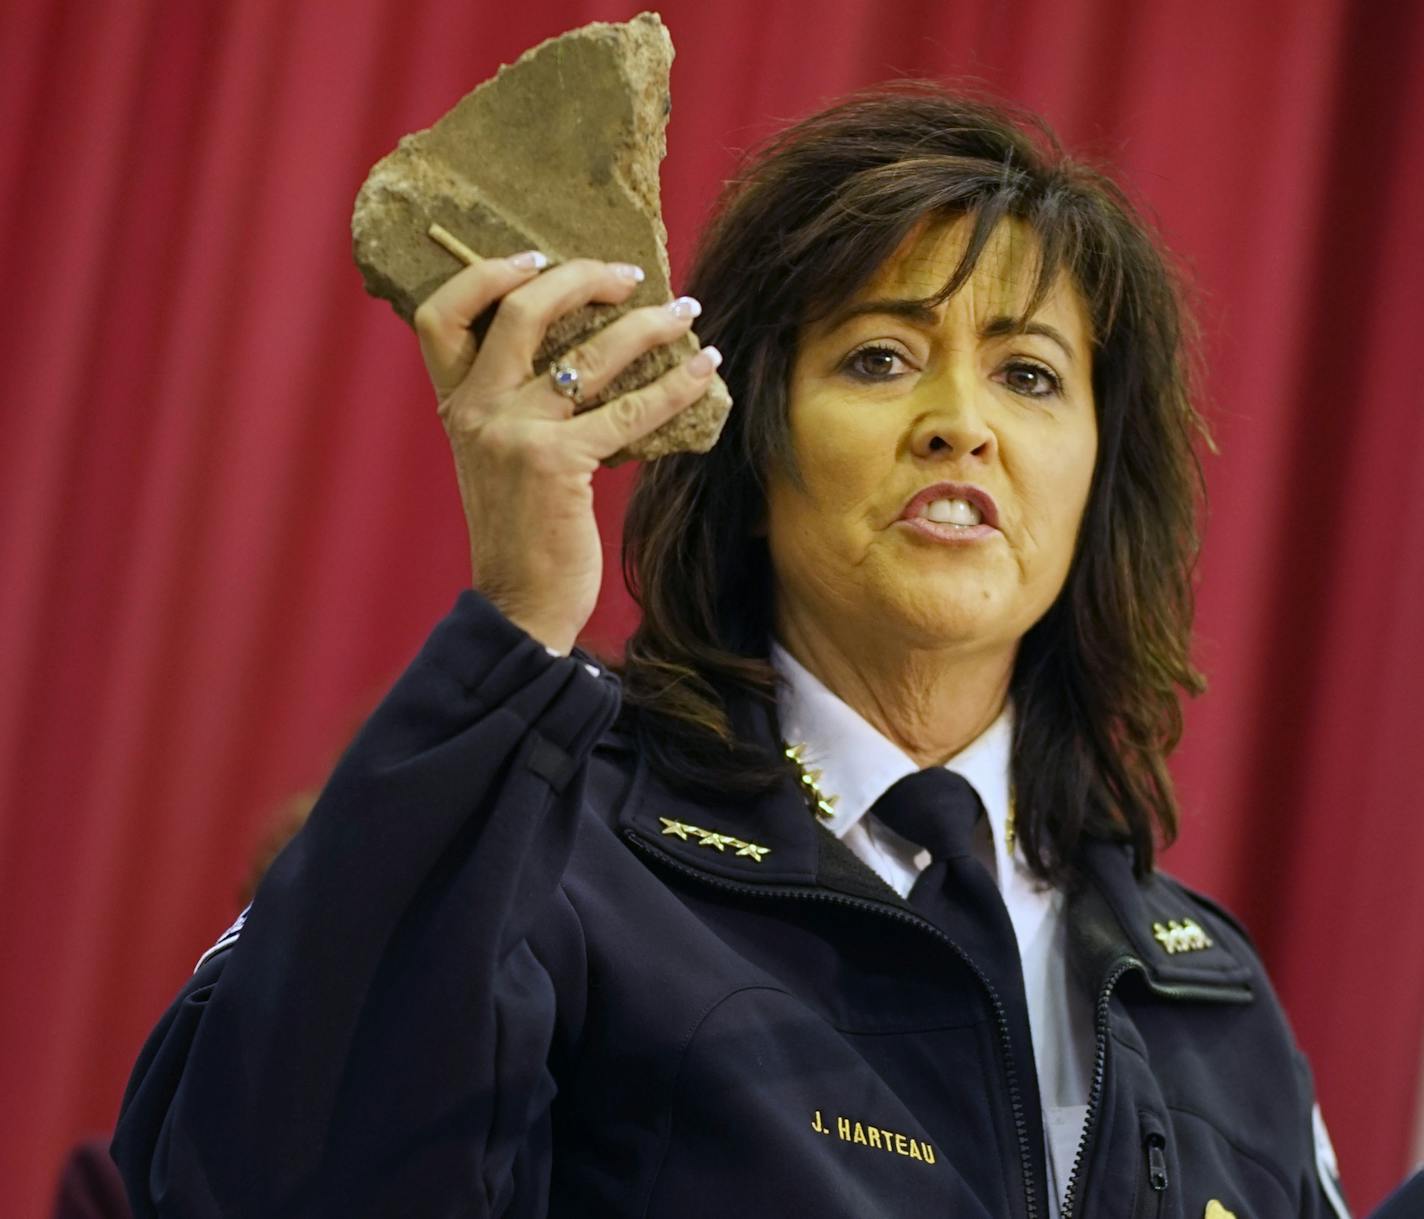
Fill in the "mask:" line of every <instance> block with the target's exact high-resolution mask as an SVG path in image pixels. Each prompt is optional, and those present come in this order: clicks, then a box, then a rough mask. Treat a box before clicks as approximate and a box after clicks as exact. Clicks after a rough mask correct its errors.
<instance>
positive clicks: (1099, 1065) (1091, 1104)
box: [1059, 957, 1141, 1219]
mask: <svg viewBox="0 0 1424 1219" xmlns="http://www.w3.org/2000/svg"><path fill="white" fill-rule="evenodd" d="M1133 968H1141V963H1140V962H1139V961H1137V960H1136V959H1135V958H1133V957H1127V958H1125V959H1123V960H1120V961H1118V963H1117V964H1116V965H1114V966H1113V969H1112V972H1111V973H1110V974H1108V976H1107V978H1106V979H1105V980H1104V982H1103V988H1102V990H1100V991H1099V992H1098V1007H1097V1014H1096V1016H1095V1017H1094V1020H1093V1030H1094V1041H1095V1045H1096V1048H1095V1049H1094V1052H1093V1085H1092V1087H1091V1088H1090V1089H1089V1090H1088V1112H1087V1113H1086V1114H1084V1116H1083V1134H1082V1137H1081V1138H1080V1139H1079V1140H1078V1151H1077V1154H1076V1155H1074V1157H1073V1170H1072V1172H1070V1173H1069V1174H1068V1188H1067V1189H1065V1190H1064V1191H1063V1209H1062V1210H1061V1211H1060V1212H1059V1219H1073V1211H1074V1210H1075V1208H1076V1203H1077V1201H1078V1178H1079V1177H1080V1176H1081V1174H1082V1171H1083V1161H1084V1160H1085V1159H1086V1158H1087V1155H1088V1148H1089V1146H1091V1145H1092V1141H1093V1133H1094V1131H1095V1129H1096V1127H1097V1124H1098V1109H1099V1108H1100V1107H1101V1105H1102V1099H1103V1078H1104V1076H1105V1075H1106V1073H1107V1065H1108V1002H1109V1000H1110V999H1111V998H1112V992H1113V987H1115V986H1116V985H1117V983H1118V979H1119V978H1121V977H1122V975H1123V974H1125V973H1126V972H1127V971H1128V970H1129V969H1133Z"/></svg>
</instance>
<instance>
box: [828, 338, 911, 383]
mask: <svg viewBox="0 0 1424 1219" xmlns="http://www.w3.org/2000/svg"><path fill="white" fill-rule="evenodd" d="M904 364H905V357H904V356H902V355H901V354H900V353H899V352H898V351H896V350H895V349H894V348H893V347H877V346H874V345H872V346H870V347H861V348H858V349H857V350H855V351H853V352H851V353H850V355H848V356H847V357H846V360H845V363H844V364H843V365H842V368H844V369H845V371H846V372H848V373H850V375H851V376H853V377H856V378H858V379H859V380H861V381H889V380H891V379H892V378H894V377H896V376H898V375H899V374H900V373H902V372H904V371H905V369H904Z"/></svg>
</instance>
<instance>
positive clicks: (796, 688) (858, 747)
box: [771, 642, 1014, 877]
mask: <svg viewBox="0 0 1424 1219" xmlns="http://www.w3.org/2000/svg"><path fill="white" fill-rule="evenodd" d="M771 663H772V666H773V667H774V668H775V669H776V671H777V673H778V674H780V676H781V678H782V684H781V685H780V687H779V690H778V694H777V714H778V718H779V720H780V725H781V730H782V733H783V734H784V735H785V737H786V740H787V743H788V744H791V745H804V746H805V750H804V757H805V762H806V767H807V769H809V770H819V771H820V772H821V778H820V781H819V785H820V788H821V790H822V791H823V792H824V793H825V794H826V795H827V796H835V797H837V800H836V806H835V813H834V815H833V816H832V817H831V818H830V820H829V821H827V822H826V823H825V824H826V828H827V829H829V830H830V831H831V833H833V834H834V835H835V836H836V837H837V838H843V837H845V835H846V834H847V833H848V832H849V831H850V830H851V828H852V827H853V826H855V825H856V824H857V823H858V822H859V821H860V820H861V818H862V817H864V816H865V814H866V812H867V811H869V809H870V806H871V805H872V804H874V803H875V801H876V800H878V799H879V798H880V797H881V796H882V795H883V794H884V793H885V792H886V791H887V790H888V789H889V788H890V786H891V785H892V784H894V783H895V782H896V781H897V780H899V779H903V778H904V777H905V776H906V775H909V774H913V773H914V772H915V771H916V770H918V769H919V767H918V766H917V765H916V763H915V760H914V759H913V758H911V757H910V756H909V754H907V753H905V751H904V750H902V749H901V748H900V747H899V746H898V745H896V744H895V743H894V742H893V741H891V740H890V739H889V738H887V737H886V736H884V735H883V734H882V733H881V732H880V731H879V730H878V729H876V728H875V727H874V726H873V725H872V724H870V723H869V722H868V721H867V720H866V719H865V718H864V717H863V716H861V715H860V713H859V712H857V711H855V710H854V709H853V708H852V707H850V706H849V705H848V704H847V703H845V702H844V701H842V700H841V699H840V698H839V697H838V696H837V695H835V694H833V693H832V692H831V691H830V690H829V689H828V688H827V687H826V686H825V685H824V684H822V682H821V681H820V680H819V679H818V678H816V677H815V676H814V675H813V674H812V673H811V672H810V671H809V670H808V669H807V668H806V667H805V666H804V665H803V664H801V663H800V661H798V660H797V659H796V658H795V657H794V656H792V655H791V653H790V652H788V651H787V650H786V649H785V648H783V647H782V646H781V645H780V644H779V643H776V642H773V643H772V645H771ZM1013 737H1014V718H1013V705H1012V703H1010V702H1007V701H1006V702H1005V704H1004V709H1003V710H1002V711H1001V712H1000V713H999V715H998V716H997V717H996V718H995V720H994V722H993V723H992V724H990V725H989V726H988V727H987V728H986V729H985V730H984V731H983V732H981V733H980V734H979V735H978V736H977V737H975V738H974V740H972V741H970V742H969V744H968V745H966V746H965V747H964V748H963V749H961V750H960V751H959V752H958V753H957V754H955V755H954V757H952V758H950V759H949V761H947V762H946V763H945V766H946V767H947V768H948V769H949V770H953V771H955V772H956V773H958V774H961V775H963V776H964V778H966V779H967V780H968V781H969V782H970V784H971V785H972V786H973V788H974V790H975V791H976V792H977V793H978V795H979V799H980V800H982V801H983V803H984V811H985V813H986V815H987V816H988V819H989V826H990V829H991V830H992V832H993V839H994V855H995V862H996V863H997V864H998V868H997V871H998V873H999V875H1000V876H1001V877H1003V876H1004V875H1005V874H1006V873H1007V872H1008V871H1010V870H1011V867H1012V865H1011V863H1010V859H1009V854H1008V850H1007V846H1006V843H1005V829H1006V826H1007V824H1008V817H1009V778H1010V773H1011V772H1010V760H1011V757H1012V746H1013Z"/></svg>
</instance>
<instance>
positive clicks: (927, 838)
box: [870, 766, 1046, 1201]
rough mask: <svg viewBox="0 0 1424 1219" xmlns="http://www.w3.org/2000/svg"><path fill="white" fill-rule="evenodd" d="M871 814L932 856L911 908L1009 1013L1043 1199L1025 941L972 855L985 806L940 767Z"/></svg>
mask: <svg viewBox="0 0 1424 1219" xmlns="http://www.w3.org/2000/svg"><path fill="white" fill-rule="evenodd" d="M870 811H871V812H872V813H873V814H874V815H875V816H877V817H879V818H880V820H881V821H883V822H884V823H885V824H886V825H888V826H889V827H890V828H891V829H892V830H894V831H895V833H897V834H899V835H900V837H902V838H906V839H908V840H909V841H910V842H913V843H915V844H916V845H917V846H920V847H923V848H924V849H925V850H927V851H929V853H930V865H929V867H927V868H926V869H925V870H924V871H923V872H921V873H920V877H919V879H918V880H916V881H915V885H914V888H912V889H911V890H910V905H911V907H912V908H913V909H915V910H916V911H918V912H919V913H920V914H922V915H923V916H924V917H925V918H926V919H928V920H929V921H930V922H931V923H933V924H934V925H935V926H936V927H938V928H939V929H940V930H941V931H943V932H944V933H945V934H946V935H947V936H949V938H950V939H951V940H953V941H954V943H955V944H957V945H958V946H959V947H960V948H961V949H962V950H963V951H964V954H965V955H966V956H967V957H968V958H969V960H970V963H971V964H972V965H973V967H974V968H975V969H977V970H978V972H979V973H980V974H981V975H982V977H983V980H984V982H985V984H986V986H987V987H988V990H989V992H990V995H991V998H992V1000H993V1002H994V1003H995V1004H997V1007H998V1009H999V1010H1000V1011H1001V1012H1002V1018H1003V1022H1004V1025H1005V1026H1006V1027H1007V1030H1008V1035H1009V1042H1010V1046H1011V1053H1010V1070H1011V1072H1012V1074H1013V1078H1014V1081H1015V1084H1016V1087H1017V1091H1018V1099H1019V1103H1020V1105H1021V1106H1022V1109H1023V1119H1024V1125H1025V1127H1026V1129H1027V1137H1028V1146H1027V1148H1026V1149H1025V1150H1026V1151H1027V1152H1028V1155H1029V1160H1030V1163H1031V1164H1032V1165H1033V1172H1034V1182H1035V1184H1034V1186H1033V1189H1034V1193H1035V1194H1038V1193H1039V1192H1040V1186H1039V1184H1038V1183H1039V1182H1042V1181H1044V1180H1045V1179H1046V1178H1045V1176H1044V1172H1045V1165H1044V1147H1043V1114H1042V1109H1041V1106H1040V1102H1039V1095H1038V1072H1037V1071H1036V1070H1035V1069H1034V1063H1033V1038H1032V1035H1031V1034H1030V1032H1029V1023H1028V1001H1027V999H1025V997H1024V986H1023V966H1022V964H1021V963H1020V960H1019V945H1018V939H1017V938H1016V937H1015V935H1014V926H1013V923H1012V922H1010V921H1009V912H1008V909H1007V907H1005V905H1004V899H1003V898H1002V897H1001V896H1000V895H999V889H998V886H997V885H995V883H994V880H993V877H991V876H990V875H989V873H988V871H987V870H986V869H985V867H984V865H983V864H981V863H980V862H979V861H978V860H977V859H975V858H974V855H973V846H972V844H973V835H974V826H975V823H976V822H977V821H978V820H979V818H980V817H981V816H982V815H983V814H984V806H983V805H982V804H981V803H980V802H979V797H978V795H977V794H976V793H975V791H974V788H973V787H972V786H971V785H970V784H969V781H968V780H967V779H965V778H964V776H963V775H958V774H955V773H954V771H952V770H945V768H944V767H942V766H934V767H931V768H930V769H929V770H921V771H919V772H917V773H916V774H913V775H906V776H905V778H903V779H901V780H900V781H899V782H897V783H895V784H894V785H893V786H892V787H891V788H890V789H889V791H887V792H886V793H885V794H884V795H883V796H881V797H880V799H879V800H877V801H876V802H875V803H874V805H872V806H871V809H870ZM1040 1201H1041V1199H1040Z"/></svg>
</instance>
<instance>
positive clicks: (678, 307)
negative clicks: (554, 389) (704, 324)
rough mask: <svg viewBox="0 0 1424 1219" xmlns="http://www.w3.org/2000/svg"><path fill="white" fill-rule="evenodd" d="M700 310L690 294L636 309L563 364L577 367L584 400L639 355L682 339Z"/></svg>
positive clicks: (564, 358) (567, 355)
mask: <svg viewBox="0 0 1424 1219" xmlns="http://www.w3.org/2000/svg"><path fill="white" fill-rule="evenodd" d="M701 312H702V306H701V305H700V304H698V303H697V301H695V300H693V298H692V297H690V296H679V297H678V298H677V299H676V300H674V301H669V302H668V303H667V304H666V305H652V306H649V307H648V308H645V309H634V310H632V311H631V312H630V313H625V314H624V315H623V316H622V317H620V318H619V319H618V320H617V321H615V322H611V323H610V324H609V325H607V326H605V327H604V328H603V329H602V330H600V331H599V332H598V333H597V334H596V335H594V337H593V338H591V339H589V340H588V342H586V343H583V344H581V345H580V346H578V347H575V348H574V349H573V350H572V351H569V352H566V353H565V354H564V355H563V356H561V357H560V363H563V364H569V365H571V366H572V367H573V368H575V369H577V370H578V374H579V392H580V393H581V394H582V395H583V397H584V399H585V400H587V399H590V398H594V397H596V396H597V395H598V394H600V393H602V392H603V391H604V390H605V389H606V388H607V387H608V384H609V382H610V381H612V380H613V379H614V378H615V377H616V376H618V375H619V373H621V372H623V371H624V370H625V369H626V368H627V367H628V365H629V364H631V363H632V362H633V361H634V360H636V359H637V358H638V357H639V356H641V355H644V354H645V353H647V352H649V351H652V350H653V348H655V347H661V346H662V345H663V344H664V343H671V342H672V341H673V340H674V339H678V338H681V337H682V335H684V334H685V333H687V330H688V328H689V327H690V326H691V325H692V320H693V319H694V318H695V317H697V315H698V314H700V313H701Z"/></svg>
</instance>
